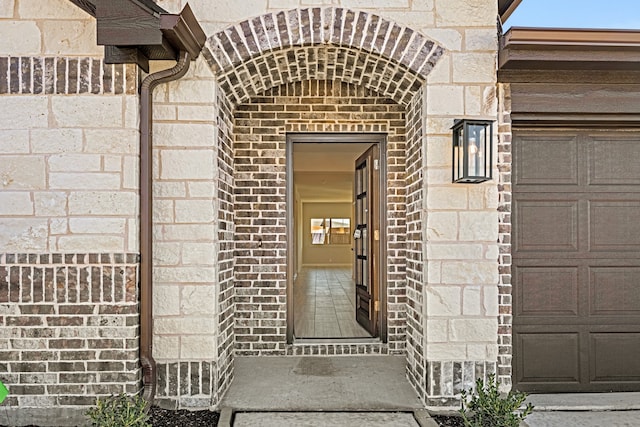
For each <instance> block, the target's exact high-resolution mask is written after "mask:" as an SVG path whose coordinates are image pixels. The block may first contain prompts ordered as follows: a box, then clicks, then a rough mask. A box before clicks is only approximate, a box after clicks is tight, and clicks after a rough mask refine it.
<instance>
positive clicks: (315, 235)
mask: <svg viewBox="0 0 640 427" xmlns="http://www.w3.org/2000/svg"><path fill="white" fill-rule="evenodd" d="M311 243H312V244H314V245H348V244H350V243H351V219H350V218H311Z"/></svg>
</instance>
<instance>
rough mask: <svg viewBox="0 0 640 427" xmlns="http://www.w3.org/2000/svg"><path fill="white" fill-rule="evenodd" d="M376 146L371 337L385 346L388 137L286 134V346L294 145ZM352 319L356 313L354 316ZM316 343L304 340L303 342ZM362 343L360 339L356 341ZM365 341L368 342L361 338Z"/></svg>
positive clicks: (290, 321) (290, 316)
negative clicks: (375, 309)
mask: <svg viewBox="0 0 640 427" xmlns="http://www.w3.org/2000/svg"><path fill="white" fill-rule="evenodd" d="M367 142H370V143H371V144H378V147H379V150H380V173H379V174H378V177H379V180H380V182H379V185H380V187H379V188H380V197H379V202H378V204H377V206H376V209H378V214H379V218H380V231H379V233H380V240H379V241H378V242H379V243H378V244H379V245H380V248H379V252H380V262H379V263H378V268H377V269H376V272H375V273H376V274H378V278H379V281H378V282H379V285H378V296H379V308H380V312H379V315H378V331H379V336H378V337H374V339H376V340H378V339H379V340H380V341H382V342H387V134H386V133H333V132H327V133H287V136H286V186H287V191H286V197H285V201H286V209H287V214H286V225H285V226H286V228H287V231H286V233H287V248H286V252H287V255H286V257H287V271H286V275H287V291H286V298H287V344H293V342H294V340H295V335H294V298H293V281H294V277H295V271H294V264H295V256H296V240H295V229H294V227H295V222H294V218H293V216H294V210H295V209H294V207H295V203H294V200H295V198H294V195H293V184H294V182H293V144H296V143H298V144H299V143H338V144H349V143H367ZM353 315H354V317H355V313H354V314H353ZM313 340H316V339H313V338H305V342H309V341H313ZM358 340H363V339H361V338H360V339H358ZM364 340H369V339H368V338H364ZM317 341H319V342H320V341H321V342H327V339H325V338H318V339H317ZM329 341H330V342H340V341H350V342H353V341H354V338H340V337H336V338H331V339H330V340H329Z"/></svg>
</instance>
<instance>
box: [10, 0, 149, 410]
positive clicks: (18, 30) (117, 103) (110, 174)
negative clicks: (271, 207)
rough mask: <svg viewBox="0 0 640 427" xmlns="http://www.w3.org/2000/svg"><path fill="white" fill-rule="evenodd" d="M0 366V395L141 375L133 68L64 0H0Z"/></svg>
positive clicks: (80, 395) (94, 391)
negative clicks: (107, 56) (107, 60)
mask: <svg viewBox="0 0 640 427" xmlns="http://www.w3.org/2000/svg"><path fill="white" fill-rule="evenodd" d="M0 34H1V35H2V37H0V139H1V140H2V144H0V325H2V328H1V330H0V352H2V355H1V356H0V360H1V361H2V362H1V363H0V379H1V380H2V381H3V382H4V383H5V384H7V385H8V387H9V389H10V392H11V397H10V399H9V403H8V406H9V407H10V410H9V412H8V413H10V412H11V409H13V408H17V407H20V411H21V412H22V413H24V411H26V410H28V409H29V408H35V407H51V406H64V407H72V406H78V405H88V404H92V403H94V401H95V397H96V396H99V395H109V394H113V393H120V392H125V391H126V392H129V393H135V392H137V391H138V390H139V388H140V371H139V368H138V365H139V362H138V345H139V342H138V335H139V330H138V304H137V301H138V288H137V285H138V263H139V255H138V237H137V236H138V220H137V218H138V171H137V164H138V100H137V87H138V75H137V70H136V68H135V67H133V66H122V65H107V64H104V62H103V60H102V52H101V48H100V47H98V46H97V45H96V42H95V22H94V20H93V19H92V18H91V17H89V16H88V15H86V14H85V13H84V12H82V11H81V10H80V9H79V8H77V7H75V6H73V5H72V4H71V3H70V2H68V1H65V0H52V1H47V2H42V1H37V0H7V1H2V2H0Z"/></svg>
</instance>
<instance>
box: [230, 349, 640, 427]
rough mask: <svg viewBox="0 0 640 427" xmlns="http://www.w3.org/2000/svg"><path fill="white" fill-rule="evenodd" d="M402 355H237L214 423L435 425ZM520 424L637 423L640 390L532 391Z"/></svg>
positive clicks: (635, 426) (610, 426)
mask: <svg viewBox="0 0 640 427" xmlns="http://www.w3.org/2000/svg"><path fill="white" fill-rule="evenodd" d="M405 364H406V361H405V358H404V356H342V357H311V356H307V357H238V358H236V359H235V378H234V380H233V383H232V384H231V387H230V388H229V391H228V392H227V393H226V395H225V397H224V399H223V400H222V404H221V408H222V413H221V418H220V422H219V424H218V425H219V427H230V426H232V425H233V426H234V427H247V426H252V427H256V426H263V427H307V426H309V427H310V426H335V427H339V426H349V427H350V426H356V425H357V426H360V425H366V426H371V427H386V426H393V427H395V426H397V427H405V426H406V427H417V426H420V427H437V424H436V423H435V421H433V419H431V418H430V416H429V414H428V412H427V411H425V410H424V409H423V406H422V403H421V402H420V400H419V399H418V398H417V396H416V394H415V392H414V390H413V388H412V387H411V385H410V384H409V382H408V381H407V379H406V376H405ZM529 400H530V401H531V402H532V403H533V404H534V405H535V410H534V413H533V414H531V415H530V416H529V417H527V420H526V422H525V423H523V427H602V426H606V427H625V426H629V427H640V393H574V394H534V395H531V396H530V397H529Z"/></svg>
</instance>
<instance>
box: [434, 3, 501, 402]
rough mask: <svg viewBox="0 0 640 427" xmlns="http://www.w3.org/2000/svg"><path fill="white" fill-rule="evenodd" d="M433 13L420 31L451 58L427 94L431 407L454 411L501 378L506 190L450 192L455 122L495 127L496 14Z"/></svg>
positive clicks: (454, 188) (450, 9)
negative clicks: (479, 382) (467, 395)
mask: <svg viewBox="0 0 640 427" xmlns="http://www.w3.org/2000/svg"><path fill="white" fill-rule="evenodd" d="M432 5H433V17H434V19H433V21H432V23H431V28H424V27H423V29H422V30H423V31H424V32H425V33H426V34H428V35H429V36H431V37H433V38H434V39H435V40H437V41H438V42H439V43H442V45H443V46H444V47H445V48H446V49H447V50H446V53H445V55H443V57H442V58H441V60H440V61H439V62H438V64H437V65H436V67H435V68H434V69H433V71H432V72H431V73H430V74H429V76H428V78H427V84H426V91H425V93H426V100H425V105H426V111H425V114H424V120H425V138H424V145H423V146H424V153H425V157H424V184H425V189H426V199H425V201H426V203H425V205H424V221H425V250H426V253H425V259H426V271H425V285H426V286H425V292H424V298H425V310H424V326H425V357H426V366H425V368H426V384H427V390H426V396H427V398H426V403H427V405H433V406H447V405H455V396H457V395H458V393H459V392H460V391H461V390H462V389H463V388H469V387H471V386H472V385H473V381H474V380H475V378H476V377H477V376H478V375H480V376H486V375H487V374H488V373H492V372H495V370H496V360H497V353H498V348H497V339H498V256H499V251H498V244H497V241H498V211H497V208H498V186H497V181H496V179H494V180H492V181H489V182H486V183H483V184H473V185H472V184H468V185H462V184H451V130H450V128H451V126H452V125H453V121H454V119H456V118H463V117H464V118H482V119H490V120H496V118H497V117H496V115H497V112H496V108H497V107H496V106H497V102H496V93H495V88H496V52H497V30H496V24H495V22H496V16H497V10H496V7H497V5H496V2H495V1H493V0H482V1H479V0H434V1H433V2H432ZM494 133H496V135H497V126H494ZM494 141H497V138H494ZM495 152H497V142H495V146H494V153H495ZM494 164H495V160H494ZM496 175H497V174H496V171H494V176H496Z"/></svg>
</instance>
